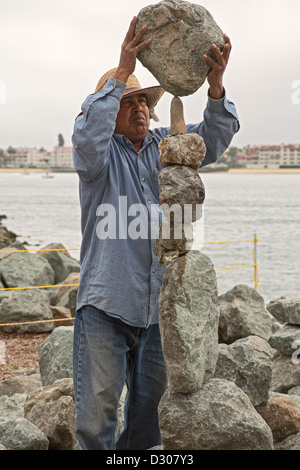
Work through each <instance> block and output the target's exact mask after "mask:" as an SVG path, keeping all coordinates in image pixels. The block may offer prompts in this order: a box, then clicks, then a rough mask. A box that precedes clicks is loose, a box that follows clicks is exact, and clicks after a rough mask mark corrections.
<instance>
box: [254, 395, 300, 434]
mask: <svg viewBox="0 0 300 470" xmlns="http://www.w3.org/2000/svg"><path fill="white" fill-rule="evenodd" d="M256 410H257V412H258V413H259V414H260V415H261V416H262V418H263V419H264V420H265V421H266V423H267V424H268V426H269V427H270V428H271V430H272V434H273V438H274V443H277V442H281V441H283V440H284V439H286V438H287V437H288V436H291V435H292V434H297V433H299V432H300V408H299V406H298V405H296V403H294V402H293V400H291V399H290V398H288V397H286V398H283V397H270V398H269V399H268V400H267V401H266V402H265V403H263V404H261V405H258V406H257V407H256Z"/></svg>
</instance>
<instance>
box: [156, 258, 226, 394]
mask: <svg viewBox="0 0 300 470" xmlns="http://www.w3.org/2000/svg"><path fill="white" fill-rule="evenodd" d="M217 295H218V294H217V281H216V274H215V270H214V267H213V265H212V263H211V260H210V259H209V258H208V256H206V255H204V254H202V253H200V252H198V251H191V252H189V253H187V254H186V255H184V256H180V257H179V258H176V259H174V260H173V261H171V262H170V263H169V264H168V266H167V267H166V269H165V272H164V280H163V285H162V288H161V291H160V298H159V321H160V330H161V338H162V347H163V352H164V357H165V362H166V368H167V374H168V379H169V383H170V386H171V388H172V389H173V390H174V391H177V392H180V393H191V392H194V391H195V390H197V389H199V388H200V387H201V385H202V383H203V381H204V380H207V379H208V378H209V376H210V375H212V374H213V373H214V370H215V366H216V362H217V356H218V318H219V311H218V297H217Z"/></svg>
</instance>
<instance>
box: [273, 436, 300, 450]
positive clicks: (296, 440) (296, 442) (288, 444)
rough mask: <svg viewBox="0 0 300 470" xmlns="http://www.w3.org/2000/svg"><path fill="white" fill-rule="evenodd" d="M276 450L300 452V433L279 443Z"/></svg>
mask: <svg viewBox="0 0 300 470" xmlns="http://www.w3.org/2000/svg"><path fill="white" fill-rule="evenodd" d="M274 448H275V450H300V432H298V433H297V434H292V435H291V436H289V437H287V438H286V439H284V440H283V441H281V442H278V443H277V444H275V446H274Z"/></svg>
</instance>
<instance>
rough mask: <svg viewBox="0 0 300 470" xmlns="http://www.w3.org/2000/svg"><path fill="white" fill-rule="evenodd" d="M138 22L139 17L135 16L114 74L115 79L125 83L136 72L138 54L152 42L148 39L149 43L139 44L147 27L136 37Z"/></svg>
mask: <svg viewBox="0 0 300 470" xmlns="http://www.w3.org/2000/svg"><path fill="white" fill-rule="evenodd" d="M136 21H137V17H136V16H134V18H133V20H132V21H131V23H130V27H129V30H128V31H127V34H126V36H125V39H124V42H123V44H122V48H121V55H120V61H119V65H118V68H117V70H116V72H115V74H114V78H116V79H117V80H120V81H121V82H124V83H126V82H127V79H128V77H129V75H131V74H132V73H133V72H134V69H135V64H136V56H137V54H138V53H139V52H140V51H141V50H142V49H144V48H145V47H146V46H148V44H150V42H151V39H147V41H144V42H141V43H140V44H139V42H140V40H141V38H142V36H143V34H144V32H145V30H146V28H147V27H146V26H143V27H142V28H141V29H140V30H139V31H138V32H137V33H136V35H134V30H135V25H136Z"/></svg>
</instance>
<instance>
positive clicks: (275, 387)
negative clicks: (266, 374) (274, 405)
mask: <svg viewBox="0 0 300 470" xmlns="http://www.w3.org/2000/svg"><path fill="white" fill-rule="evenodd" d="M298 385H300V363H299V361H298V360H297V361H295V360H293V357H291V356H287V355H286V354H283V353H280V352H277V353H276V354H275V356H274V359H273V362H272V381H271V386H270V388H271V390H272V391H274V392H279V393H287V392H288V391H289V390H290V389H291V388H293V387H297V386H298Z"/></svg>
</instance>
